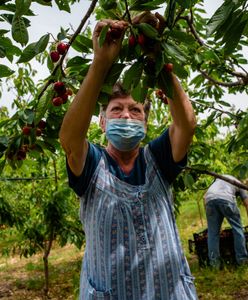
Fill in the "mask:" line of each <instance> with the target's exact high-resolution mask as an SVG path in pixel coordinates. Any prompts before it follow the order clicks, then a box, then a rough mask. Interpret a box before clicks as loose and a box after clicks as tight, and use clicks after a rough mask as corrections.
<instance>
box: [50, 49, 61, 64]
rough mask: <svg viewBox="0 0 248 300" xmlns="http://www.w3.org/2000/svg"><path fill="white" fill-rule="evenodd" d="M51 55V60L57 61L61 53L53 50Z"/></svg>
mask: <svg viewBox="0 0 248 300" xmlns="http://www.w3.org/2000/svg"><path fill="white" fill-rule="evenodd" d="M50 57H51V60H52V61H53V62H57V61H58V60H59V58H60V54H59V52H58V51H52V52H51V53H50Z"/></svg>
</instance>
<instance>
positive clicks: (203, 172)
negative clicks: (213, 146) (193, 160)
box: [184, 166, 248, 191]
mask: <svg viewBox="0 0 248 300" xmlns="http://www.w3.org/2000/svg"><path fill="white" fill-rule="evenodd" d="M184 169H185V170H189V171H195V172H197V173H200V174H206V175H210V176H213V177H215V178H219V179H222V180H224V181H226V182H229V183H231V184H232V185H235V186H237V187H239V188H241V189H243V190H247V191H248V186H247V185H245V184H243V183H241V182H238V181H236V180H234V179H230V178H228V177H226V176H224V175H220V174H218V173H215V172H212V171H208V170H200V169H197V168H192V167H188V166H186V167H185V168H184Z"/></svg>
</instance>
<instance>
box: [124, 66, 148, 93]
mask: <svg viewBox="0 0 248 300" xmlns="http://www.w3.org/2000/svg"><path fill="white" fill-rule="evenodd" d="M142 72H143V63H142V62H138V61H137V62H135V63H134V64H133V65H132V66H131V67H130V68H129V69H128V70H127V71H126V72H125V73H124V78H123V86H124V88H125V89H126V90H130V89H133V88H135V87H136V86H137V84H138V83H139V82H140V79H141V75H142Z"/></svg>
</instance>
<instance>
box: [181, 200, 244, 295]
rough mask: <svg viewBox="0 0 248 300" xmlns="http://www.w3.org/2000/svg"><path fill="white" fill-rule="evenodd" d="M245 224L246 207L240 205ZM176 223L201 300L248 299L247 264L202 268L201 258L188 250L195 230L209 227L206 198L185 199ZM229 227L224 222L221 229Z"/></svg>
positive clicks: (199, 230)
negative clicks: (217, 269)
mask: <svg viewBox="0 0 248 300" xmlns="http://www.w3.org/2000/svg"><path fill="white" fill-rule="evenodd" d="M240 211H241V216H242V222H243V226H245V225H246V223H245V220H247V215H246V211H245V208H244V207H243V206H241V207H240ZM177 225H178V229H179V233H180V237H181V240H182V244H183V247H184V250H185V254H186V256H187V258H188V261H189V264H190V268H191V272H192V274H193V276H194V277H195V285H196V289H197V292H198V296H199V299H201V300H247V299H248V281H247V278H248V266H246V267H236V266H233V265H229V266H225V267H224V269H223V270H219V271H216V270H212V269H210V268H209V267H206V268H201V267H199V263H198V258H197V256H196V255H195V254H192V253H189V249H188V240H189V239H192V240H193V233H199V232H201V231H203V230H204V229H206V228H207V221H206V216H205V209H204V205H203V201H199V202H198V203H197V200H195V199H192V200H189V201H185V202H184V203H183V204H182V206H181V208H180V214H179V215H178V217H177ZM228 227H230V226H229V224H228V223H227V222H226V221H225V222H224V223H223V225H222V228H228Z"/></svg>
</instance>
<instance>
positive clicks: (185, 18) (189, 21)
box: [179, 11, 205, 46]
mask: <svg viewBox="0 0 248 300" xmlns="http://www.w3.org/2000/svg"><path fill="white" fill-rule="evenodd" d="M179 19H182V20H185V21H186V22H187V23H188V25H189V29H190V32H191V33H192V35H193V36H194V38H195V40H196V41H197V42H198V43H199V44H200V46H205V43H204V42H203V40H202V39H201V38H200V36H199V35H198V33H197V31H196V30H195V27H194V24H193V13H192V11H191V17H189V16H181V17H180V18H179Z"/></svg>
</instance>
